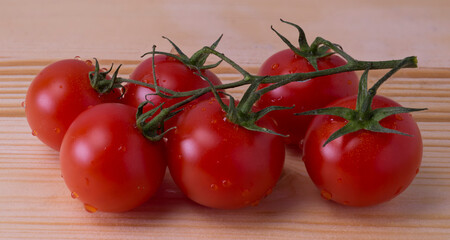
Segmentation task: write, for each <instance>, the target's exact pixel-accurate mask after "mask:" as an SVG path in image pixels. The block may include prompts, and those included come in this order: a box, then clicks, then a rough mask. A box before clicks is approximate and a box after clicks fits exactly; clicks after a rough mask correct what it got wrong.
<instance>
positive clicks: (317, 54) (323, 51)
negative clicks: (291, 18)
mask: <svg viewBox="0 0 450 240" xmlns="http://www.w3.org/2000/svg"><path fill="white" fill-rule="evenodd" d="M280 21H281V22H283V23H286V24H289V25H291V26H294V27H295V28H297V30H298V33H299V36H298V44H299V48H298V47H296V46H294V45H293V44H292V43H291V42H290V41H289V40H288V39H287V38H286V37H284V36H283V35H281V34H280V33H279V32H278V31H276V30H275V29H274V28H273V27H271V29H272V30H273V31H274V32H275V33H276V34H277V35H278V37H280V38H281V40H283V42H284V43H286V45H288V47H289V48H290V49H291V50H292V51H293V52H294V53H295V54H297V55H298V56H301V57H304V58H306V60H308V62H309V63H310V64H311V65H312V66H313V67H314V69H316V70H319V69H318V66H317V59H319V58H323V57H326V56H329V55H332V54H334V52H332V51H330V47H328V46H325V45H323V44H320V42H319V41H314V42H313V43H312V44H311V45H309V44H308V41H307V40H306V35H305V32H304V31H303V29H302V28H301V27H300V26H298V25H296V24H294V23H291V22H288V21H284V20H283V19H280Z"/></svg>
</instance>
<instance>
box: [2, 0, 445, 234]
mask: <svg viewBox="0 0 450 240" xmlns="http://www.w3.org/2000/svg"><path fill="white" fill-rule="evenodd" d="M0 5H1V8H0V239H450V148H449V147H450V106H449V104H450V55H449V53H450V16H449V14H448V12H450V2H449V1H447V0H441V1H419V0H412V1H406V0H402V1H389V0H382V1H376V2H375V1H350V0H344V1H329V2H325V1H317V2H313V1H294V0H292V1H273V0H272V1H266V0H264V1H256V0H253V1H251V0H240V1H233V2H232V1H207V0H196V1H189V2H188V1H106V0H104V1H87V0H84V1H50V0H46V1H31V0H28V1H12V0H2V1H0ZM279 18H283V19H285V20H288V21H292V22H295V23H297V24H299V25H301V26H302V27H303V28H304V30H305V32H306V34H307V36H308V39H309V40H310V41H312V40H313V38H314V37H315V36H322V37H324V38H327V39H329V40H331V41H333V42H336V43H339V44H341V45H342V46H343V47H344V49H346V51H347V52H348V53H350V54H351V55H352V56H354V57H356V58H358V59H361V60H388V59H394V58H396V59H399V58H403V57H406V56H410V55H416V56H418V59H419V68H418V69H408V70H402V71H401V72H400V73H398V74H396V75H395V76H394V77H393V78H392V79H390V80H389V81H388V82H387V83H386V84H385V85H384V86H383V87H382V88H381V91H380V94H382V95H385V96H388V97H391V98H393V99H395V100H397V101H399V102H400V103H402V104H403V105H405V106H409V107H418V108H421V107H428V108H429V110H428V111H424V112H420V113H414V114H413V115H414V117H415V118H416V120H417V121H418V123H419V126H420V129H421V131H422V134H423V140H424V155H423V162H422V166H421V168H420V172H419V174H418V175H417V177H416V179H415V180H414V181H413V183H412V184H411V186H410V187H409V188H408V189H407V190H406V191H405V192H404V193H402V194H401V195H400V196H398V197H397V198H396V199H394V200H392V201H390V202H387V203H384V204H381V205H377V206H373V207H365V208H351V207H344V206H340V205H337V204H333V203H332V202H329V201H326V200H324V199H322V198H321V197H320V194H319V193H318V191H317V190H316V188H315V187H314V185H313V184H312V182H311V181H310V179H309V178H308V176H307V173H306V171H305V169H304V166H303V164H302V163H301V161H300V159H299V157H298V156H296V155H295V154H294V153H292V152H290V151H288V156H287V159H286V166H285V171H284V173H283V176H282V178H281V179H280V181H279V183H278V185H277V187H276V188H275V189H274V191H273V193H272V194H271V195H270V196H269V197H268V198H266V199H265V200H263V201H261V203H260V204H259V205H258V206H256V207H250V208H246V209H241V210H235V211H224V210H213V209H208V208H205V207H201V206H199V205H196V204H194V203H192V202H190V201H189V200H188V199H186V198H185V197H184V196H183V195H182V194H181V192H180V191H179V190H178V189H177V187H176V186H175V185H174V184H173V182H172V180H171V179H170V177H169V176H168V175H167V177H166V179H165V181H164V184H163V186H162V188H161V190H160V191H159V192H158V194H157V196H155V197H154V198H153V199H152V200H150V201H149V202H148V203H146V204H145V205H143V206H142V207H139V208H137V209H135V210H133V211H131V212H127V213H121V214H111V213H100V212H97V213H94V214H90V213H88V212H86V211H84V210H83V207H82V204H81V203H80V202H79V201H77V200H74V199H72V198H71V197H70V192H69V191H68V190H67V188H66V187H65V184H64V182H63V179H62V178H61V177H60V169H59V163H58V153H57V152H55V151H53V150H51V149H49V148H48V147H46V146H45V145H43V144H42V143H41V142H39V140H37V139H36V138H35V137H33V136H32V135H31V130H30V129H29V127H28V125H27V122H26V119H25V114H24V109H23V107H21V103H22V102H23V100H24V98H25V94H26V90H27V87H28V85H29V84H30V81H31V80H32V79H33V77H34V76H35V75H36V74H37V73H38V71H39V70H40V69H42V68H43V67H44V66H46V65H47V64H49V63H51V62H53V61H56V60H59V59H63V58H73V57H75V56H80V57H82V58H84V59H90V58H93V57H96V58H98V59H100V60H101V62H102V64H103V65H105V66H107V64H109V63H111V62H114V63H116V64H119V63H123V64H124V67H123V69H122V72H121V74H122V75H123V76H127V75H128V74H129V73H130V72H131V71H132V70H133V68H134V67H135V66H136V65H137V64H138V63H139V61H141V59H140V55H141V54H143V53H145V52H147V51H150V50H151V47H152V45H153V44H156V45H157V46H158V49H161V50H170V46H169V44H168V43H167V41H166V40H164V39H162V38H161V36H167V37H170V38H171V39H172V40H173V41H175V42H176V43H178V44H179V46H180V47H182V48H183V49H184V50H185V52H186V53H188V54H192V53H193V52H195V51H196V50H197V49H199V48H201V47H202V46H204V45H209V44H211V43H212V42H214V41H215V40H216V39H217V38H218V37H219V35H220V34H222V33H223V34H224V38H223V40H222V42H221V44H220V45H219V47H218V50H219V51H221V52H224V53H225V54H227V56H229V57H230V58H232V59H234V60H235V61H237V62H238V63H240V64H242V65H243V66H244V67H245V68H246V69H248V70H249V71H251V72H255V71H257V68H258V66H259V65H260V64H261V63H262V62H263V61H264V60H265V59H266V58H267V57H268V56H270V55H271V54H273V53H274V52H276V51H278V50H281V49H284V48H285V46H284V45H283V43H282V42H281V41H280V40H279V39H278V38H277V37H276V35H275V34H274V33H273V32H272V31H271V30H270V26H271V25H273V26H274V27H275V28H276V29H277V30H279V31H280V32H281V33H283V34H285V36H286V37H288V38H289V39H291V40H292V41H293V42H295V41H296V38H297V33H296V31H295V29H293V28H292V27H290V26H287V25H285V24H282V23H280V22H279ZM215 71H216V72H217V73H218V74H219V76H220V77H221V78H222V79H223V80H224V81H234V80H236V79H238V78H239V75H237V74H236V72H234V71H232V70H231V68H229V67H226V66H223V67H219V68H218V69H216V70H215ZM381 74H382V72H373V73H372V74H371V75H370V76H371V82H373V81H375V80H376V78H377V77H379V76H380V75H381ZM242 90H243V89H238V90H236V91H233V92H232V93H233V94H234V95H236V96H238V97H239V96H240V94H241V93H242Z"/></svg>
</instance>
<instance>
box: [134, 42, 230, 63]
mask: <svg viewBox="0 0 450 240" xmlns="http://www.w3.org/2000/svg"><path fill="white" fill-rule="evenodd" d="M222 37H223V34H222V35H220V37H219V38H218V39H217V40H216V41H215V42H214V43H213V44H212V45H211V46H210V47H209V48H211V49H213V50H214V49H215V48H216V47H217V45H218V44H219V42H220V40H221V39H222ZM163 38H164V39H166V40H167V41H169V42H170V44H171V45H172V47H173V49H174V50H175V52H176V54H173V53H167V52H160V51H154V50H153V51H152V52H147V53H145V54H143V55H142V56H141V57H144V56H146V55H148V54H153V55H155V54H162V55H166V56H169V57H172V58H175V59H177V60H178V61H180V62H182V63H183V64H184V65H186V66H187V67H189V68H191V69H196V70H204V69H212V68H215V67H217V66H219V65H220V63H222V60H220V61H218V62H217V63H214V64H210V65H205V63H206V60H207V59H208V57H209V55H210V53H208V52H205V51H203V49H201V50H199V51H197V52H195V53H194V54H193V55H192V56H191V57H188V56H187V55H186V54H185V53H184V52H183V51H182V50H181V49H180V48H179V47H178V46H177V45H176V44H175V43H174V42H172V40H170V39H169V38H167V37H163ZM153 48H155V46H153Z"/></svg>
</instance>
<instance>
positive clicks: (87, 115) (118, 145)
mask: <svg viewBox="0 0 450 240" xmlns="http://www.w3.org/2000/svg"><path fill="white" fill-rule="evenodd" d="M135 114H136V108H133V107H131V106H127V105H124V104H120V103H105V104H100V105H97V106H94V107H92V108H91V109H88V110H86V111H85V112H83V113H82V114H80V115H79V116H78V117H77V118H76V120H75V121H74V122H73V123H72V125H71V126H70V128H69V130H68V131H67V133H66V136H65V137H64V140H63V143H62V146H61V152H60V161H61V173H62V176H63V178H64V181H65V183H66V185H67V187H68V188H69V189H70V191H71V192H72V193H73V194H72V195H74V194H75V195H76V198H77V199H79V200H80V201H82V202H83V203H84V204H87V206H92V207H94V208H95V209H98V210H99V211H105V212H124V211H128V210H131V209H133V208H135V207H137V206H139V205H141V204H142V203H144V202H145V201H147V200H148V199H149V198H150V197H151V196H153V195H154V194H155V192H156V191H157V189H158V188H159V186H160V185H161V183H162V180H163V178H164V174H165V170H166V161H165V157H164V149H163V147H164V144H163V143H162V142H151V141H149V140H147V139H146V138H145V137H144V136H143V135H142V133H141V132H140V131H139V130H138V129H137V128H136V125H135V121H136V120H135Z"/></svg>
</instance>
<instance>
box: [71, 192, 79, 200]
mask: <svg viewBox="0 0 450 240" xmlns="http://www.w3.org/2000/svg"><path fill="white" fill-rule="evenodd" d="M70 196H71V197H72V198H73V199H77V198H79V197H80V196H79V195H78V193H76V192H71V193H70Z"/></svg>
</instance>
